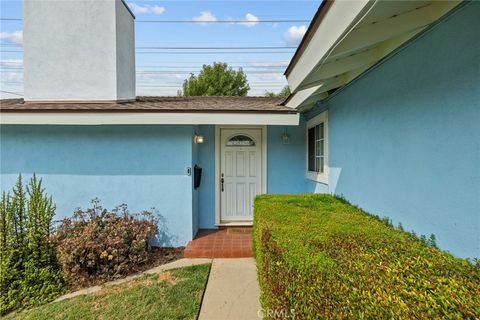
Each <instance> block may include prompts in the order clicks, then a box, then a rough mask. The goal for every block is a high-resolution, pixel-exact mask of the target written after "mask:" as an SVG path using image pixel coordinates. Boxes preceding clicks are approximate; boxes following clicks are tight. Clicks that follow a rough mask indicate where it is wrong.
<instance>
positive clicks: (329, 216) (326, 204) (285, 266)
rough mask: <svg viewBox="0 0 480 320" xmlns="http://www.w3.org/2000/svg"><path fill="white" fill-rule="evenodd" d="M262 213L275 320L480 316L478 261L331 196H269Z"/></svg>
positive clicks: (258, 230) (263, 281) (261, 242)
mask: <svg viewBox="0 0 480 320" xmlns="http://www.w3.org/2000/svg"><path fill="white" fill-rule="evenodd" d="M254 207H255V215H254V230H253V232H254V246H255V254H256V260H257V266H258V273H259V281H260V286H261V289H262V304H263V307H264V315H265V316H266V317H267V318H295V319H318V318H329V319H332V318H335V319H342V318H347V319H357V318H359V319H362V318H363V319H365V318H368V319H386V318H388V319H440V318H449V319H479V318H480V266H479V264H478V262H477V264H476V265H474V264H471V263H470V262H468V261H466V260H462V259H456V258H454V257H453V256H451V255H450V254H448V253H445V252H442V251H440V250H438V249H436V248H435V247H434V246H429V245H427V244H426V243H425V242H424V241H421V240H420V239H418V238H416V237H415V236H414V235H412V234H409V233H406V232H404V231H402V230H397V229H395V228H393V227H392V226H391V225H389V224H386V223H385V222H383V221H382V220H381V219H378V218H377V217H374V216H371V215H368V214H366V213H365V212H363V211H362V210H360V209H358V208H356V207H354V206H352V205H350V204H348V203H347V202H346V201H345V200H343V199H339V198H336V197H334V196H331V195H324V194H323V195H295V196H294V195H282V196H275V195H263V196H259V197H257V198H256V199H255V205H254Z"/></svg>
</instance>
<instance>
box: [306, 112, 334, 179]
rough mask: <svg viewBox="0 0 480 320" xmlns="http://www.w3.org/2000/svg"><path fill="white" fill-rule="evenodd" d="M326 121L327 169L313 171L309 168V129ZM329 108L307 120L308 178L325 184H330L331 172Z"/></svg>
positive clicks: (325, 156) (325, 155)
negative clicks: (329, 159)
mask: <svg viewBox="0 0 480 320" xmlns="http://www.w3.org/2000/svg"><path fill="white" fill-rule="evenodd" d="M322 122H323V123H324V128H325V129H324V130H325V138H324V139H325V140H324V141H325V145H324V148H325V150H324V151H325V153H324V159H325V167H324V169H325V171H324V172H322V173H320V172H313V171H309V170H308V129H310V128H312V127H315V126H316V125H318V124H320V123H322ZM328 138H329V137H328V110H325V111H323V112H321V113H319V114H318V115H316V116H315V117H313V118H312V119H310V120H308V121H307V125H306V127H305V152H306V156H305V168H306V170H307V172H306V178H307V179H309V180H312V181H316V182H320V183H323V184H326V185H328V173H329V171H330V170H329V166H328V163H329V161H328V156H329V150H328V140H329V139H328Z"/></svg>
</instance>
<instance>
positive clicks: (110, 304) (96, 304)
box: [5, 265, 210, 320]
mask: <svg viewBox="0 0 480 320" xmlns="http://www.w3.org/2000/svg"><path fill="white" fill-rule="evenodd" d="M209 269H210V265H200V266H192V267H187V268H181V269H175V270H171V271H167V272H164V273H162V274H159V275H149V276H144V277H141V278H139V279H136V280H132V281H130V282H127V283H124V284H121V285H117V286H110V287H106V288H104V289H102V290H101V291H100V292H98V293H95V294H91V295H85V296H80V297H77V298H73V299H70V300H65V301H61V302H56V303H50V304H47V305H43V306H40V307H37V308H34V309H30V310H25V311H23V312H18V313H12V314H9V315H8V316H6V317H5V319H9V320H11V319H35V320H42V319H45V320H47V319H49V320H50V319H62V320H63V319H72V320H73V319H122V320H123V319H125V320H128V319H138V320H140V319H196V317H197V314H198V311H199V309H200V303H201V299H202V295H203V291H204V290H205V284H206V282H207V278H208V273H209Z"/></svg>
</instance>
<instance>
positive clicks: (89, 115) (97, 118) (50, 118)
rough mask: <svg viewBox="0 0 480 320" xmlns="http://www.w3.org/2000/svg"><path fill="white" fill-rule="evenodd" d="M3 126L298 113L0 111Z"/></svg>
mask: <svg viewBox="0 0 480 320" xmlns="http://www.w3.org/2000/svg"><path fill="white" fill-rule="evenodd" d="M0 124H2V125H8V124H13V125H142V124H143V125H148V124H178V125H200V124H222V125H292V126H296V125H298V124H299V114H298V113H297V112H292V113H279V112H277V113H247V112H229V113H214V112H195V113H186V112H185V113H183V112H115V113H112V112H65V111H62V112H32V111H29V112H12V111H10V112H2V113H1V114H0Z"/></svg>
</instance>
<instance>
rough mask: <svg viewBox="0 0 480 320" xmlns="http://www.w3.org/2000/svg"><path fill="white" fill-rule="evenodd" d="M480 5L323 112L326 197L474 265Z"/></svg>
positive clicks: (478, 225)
mask: <svg viewBox="0 0 480 320" xmlns="http://www.w3.org/2000/svg"><path fill="white" fill-rule="evenodd" d="M478 17H480V2H473V3H470V4H468V5H466V6H464V7H462V8H460V9H459V10H457V11H456V12H455V13H453V14H452V15H450V16H449V17H447V18H446V19H444V20H443V21H441V22H440V23H439V24H437V25H436V26H434V27H433V28H431V29H430V30H428V31H427V32H426V33H424V34H423V35H422V36H421V37H419V38H417V39H416V40H414V41H412V42H410V43H409V44H408V45H406V46H404V47H403V48H402V49H401V50H399V51H398V52H397V53H396V54H395V55H393V56H391V57H390V58H389V59H387V60H386V61H384V62H383V63H381V64H380V65H378V66H376V67H375V68H374V69H373V70H370V72H368V73H367V74H365V75H364V76H362V77H361V78H360V79H359V80H357V81H355V82H354V83H352V84H350V85H349V86H347V87H346V88H344V89H343V90H341V91H340V92H338V93H337V94H336V95H334V96H333V97H332V98H330V99H329V100H328V101H326V102H325V103H324V104H323V105H321V106H318V107H317V110H314V111H312V112H311V113H310V115H309V116H312V115H313V114H315V113H318V112H319V110H320V109H325V108H328V110H329V162H330V167H331V172H332V174H331V175H330V177H329V186H328V187H329V191H330V192H332V193H336V194H341V195H344V196H345V197H346V198H347V199H348V200H349V201H351V202H352V203H354V204H357V205H359V206H360V207H362V208H363V209H365V210H366V211H368V212H371V213H374V214H378V215H380V216H388V217H390V218H391V219H392V220H393V222H394V223H395V224H397V223H399V222H401V223H402V224H403V226H404V227H405V228H406V229H408V230H414V231H415V232H416V233H417V234H424V235H430V234H432V233H433V234H435V235H436V237H437V243H438V245H439V246H440V248H442V249H445V250H448V251H450V252H452V253H453V254H454V255H457V256H460V257H470V258H472V257H480V41H479V36H478V30H480V19H478Z"/></svg>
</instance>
